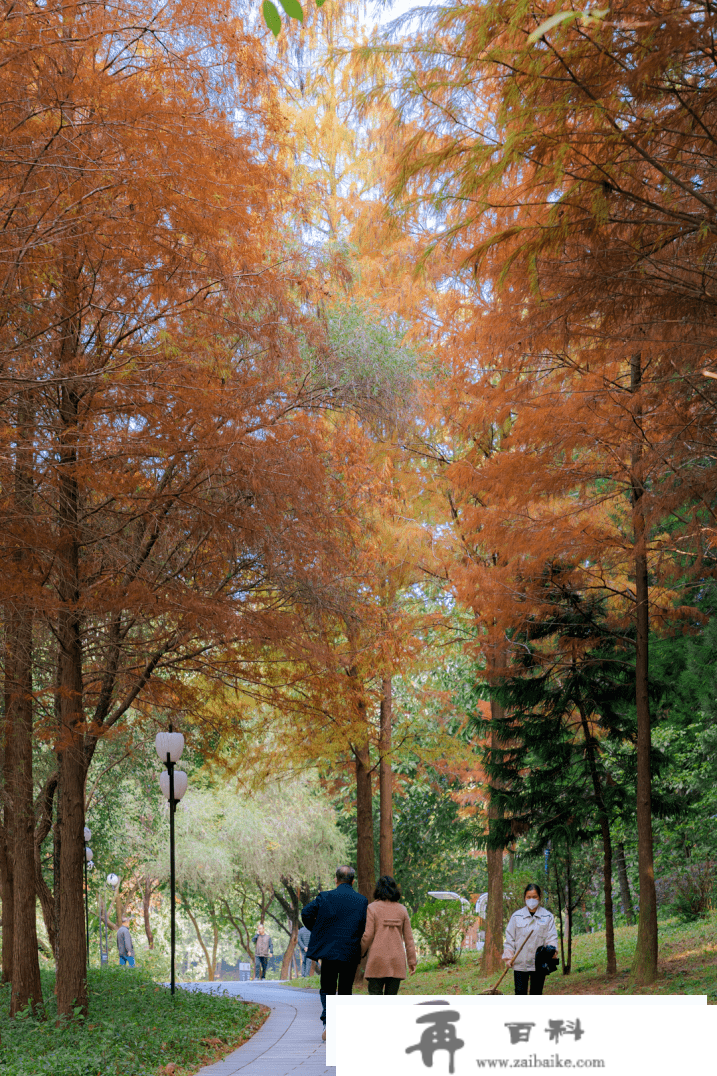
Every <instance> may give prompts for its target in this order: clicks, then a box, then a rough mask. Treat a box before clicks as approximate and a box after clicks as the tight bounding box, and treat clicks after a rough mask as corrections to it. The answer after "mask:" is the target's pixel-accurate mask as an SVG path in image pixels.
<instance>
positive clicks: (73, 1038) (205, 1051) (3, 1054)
mask: <svg viewBox="0 0 717 1076" xmlns="http://www.w3.org/2000/svg"><path fill="white" fill-rule="evenodd" d="M42 979H43V982H42V989H43V995H44V998H45V1013H44V1016H45V1017H46V1018H45V1019H42V1018H38V1017H35V1016H31V1015H29V1014H28V1013H24V1014H22V1015H21V1016H20V1017H18V1018H16V1019H15V1020H11V1019H10V1016H9V1004H10V991H9V987H3V988H1V989H0V1035H1V1036H2V1039H1V1045H0V1072H2V1074H3V1076H36V1074H42V1076H157V1073H158V1072H159V1071H160V1066H162V1067H164V1066H166V1065H168V1064H169V1063H170V1062H173V1063H174V1064H175V1066H176V1068H175V1076H187V1074H189V1073H193V1072H196V1071H197V1070H198V1069H199V1068H201V1067H202V1065H204V1064H210V1063H212V1062H214V1061H216V1060H218V1059H219V1058H220V1057H221V1056H223V1055H224V1054H225V1053H227V1052H228V1051H229V1050H230V1049H234V1048H235V1047H237V1046H239V1045H241V1043H242V1042H244V1041H246V1039H247V1038H249V1037H250V1036H251V1035H252V1034H253V1033H254V1031H256V1030H257V1029H258V1027H259V1026H260V1025H261V1024H262V1023H263V1021H264V1018H265V1014H266V1011H267V1010H265V1009H264V1007H263V1006H259V1005H249V1004H247V1003H246V1002H242V1001H239V1000H237V999H236V998H230V997H227V996H223V997H216V996H212V995H209V994H204V993H201V992H199V991H197V992H196V993H189V992H188V991H184V990H180V991H178V992H177V994H176V995H175V997H174V999H172V997H171V995H170V993H169V990H168V989H166V988H165V987H161V986H157V984H156V983H155V982H154V981H153V980H151V979H150V978H149V977H148V976H147V974H146V972H143V971H142V970H141V969H140V968H133V969H132V970H129V969H125V968H105V969H103V970H102V971H99V970H91V971H90V974H89V991H90V1015H89V1017H88V1019H87V1020H86V1021H82V1020H75V1021H71V1022H67V1021H65V1022H64V1023H63V1025H62V1026H59V1027H58V1026H57V1017H56V1008H55V995H54V993H53V990H54V985H55V976H54V972H43V973H42Z"/></svg>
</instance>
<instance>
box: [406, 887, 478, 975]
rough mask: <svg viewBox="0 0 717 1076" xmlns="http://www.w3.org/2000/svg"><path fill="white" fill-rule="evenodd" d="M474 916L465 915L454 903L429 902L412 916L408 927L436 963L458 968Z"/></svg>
mask: <svg viewBox="0 0 717 1076" xmlns="http://www.w3.org/2000/svg"><path fill="white" fill-rule="evenodd" d="M474 919H475V916H473V915H471V914H464V913H463V911H462V905H461V904H460V903H459V902H458V901H457V900H434V899H429V900H427V901H426V903H425V904H422V905H421V907H420V908H419V909H418V911H417V912H414V913H413V915H412V916H411V926H412V927H413V928H414V930H415V931H416V932H417V933H418V935H419V938H420V939H421V940H422V941H423V942H425V944H426V946H427V947H428V949H429V951H430V953H431V955H432V956H433V957H434V958H435V959H436V960H437V961H438V963H439V964H440V965H441V966H442V967H445V965H446V964H457V963H458V961H459V959H460V955H461V949H462V948H463V941H464V939H465V936H466V931H467V930H468V928H469V926H470V925H471V923H472V922H473V921H474Z"/></svg>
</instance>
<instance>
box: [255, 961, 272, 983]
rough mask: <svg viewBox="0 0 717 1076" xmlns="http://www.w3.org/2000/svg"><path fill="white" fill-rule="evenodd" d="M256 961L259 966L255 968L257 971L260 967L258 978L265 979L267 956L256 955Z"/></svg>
mask: <svg viewBox="0 0 717 1076" xmlns="http://www.w3.org/2000/svg"><path fill="white" fill-rule="evenodd" d="M256 962H257V964H258V965H259V967H257V969H256V970H257V971H259V968H261V973H260V975H259V978H260V979H266V965H267V964H268V963H269V957H268V956H258V957H257V958H256Z"/></svg>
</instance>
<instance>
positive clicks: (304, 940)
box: [296, 927, 311, 978]
mask: <svg viewBox="0 0 717 1076" xmlns="http://www.w3.org/2000/svg"><path fill="white" fill-rule="evenodd" d="M296 940H297V944H298V946H299V952H300V953H301V974H302V975H303V976H304V978H306V976H307V975H308V974H309V972H310V971H311V959H310V958H309V957H308V956H307V955H306V953H307V950H308V948H309V941H310V940H311V931H310V930H309V928H308V927H301V929H300V930H299V936H298V938H297V939H296Z"/></svg>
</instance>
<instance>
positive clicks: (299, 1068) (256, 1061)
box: [182, 981, 336, 1076]
mask: <svg viewBox="0 0 717 1076" xmlns="http://www.w3.org/2000/svg"><path fill="white" fill-rule="evenodd" d="M182 989H185V990H186V989H189V990H206V991H210V992H217V993H223V992H224V991H225V990H226V992H227V993H228V994H234V995H238V996H239V997H241V998H243V999H244V1001H257V1002H259V1003H261V1004H262V1005H269V1006H270V1007H271V1015H270V1016H269V1018H268V1020H267V1021H266V1023H265V1024H264V1025H263V1027H261V1028H260V1029H259V1031H257V1033H256V1035H253V1036H252V1038H250V1039H249V1040H248V1041H247V1042H245V1043H244V1045H243V1046H240V1047H239V1049H238V1050H235V1051H234V1052H233V1053H231V1054H229V1055H228V1056H227V1057H225V1058H224V1060H223V1061H217V1062H216V1063H215V1064H214V1065H207V1066H206V1067H205V1068H203V1069H200V1071H199V1073H198V1074H197V1076H235V1074H236V1076H336V1069H335V1068H334V1067H333V1066H331V1068H327V1067H326V1043H325V1042H322V1041H321V1032H322V1030H323V1027H322V1024H321V1020H320V1019H319V1016H320V1014H321V1004H320V1002H319V995H318V991H315V990H296V989H292V988H291V987H288V986H277V984H276V983H275V982H267V981H264V982H249V983H237V982H225V983H193V984H191V986H186V987H183V988H182Z"/></svg>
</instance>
